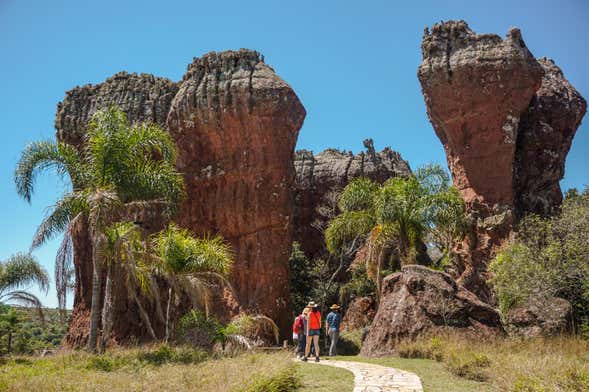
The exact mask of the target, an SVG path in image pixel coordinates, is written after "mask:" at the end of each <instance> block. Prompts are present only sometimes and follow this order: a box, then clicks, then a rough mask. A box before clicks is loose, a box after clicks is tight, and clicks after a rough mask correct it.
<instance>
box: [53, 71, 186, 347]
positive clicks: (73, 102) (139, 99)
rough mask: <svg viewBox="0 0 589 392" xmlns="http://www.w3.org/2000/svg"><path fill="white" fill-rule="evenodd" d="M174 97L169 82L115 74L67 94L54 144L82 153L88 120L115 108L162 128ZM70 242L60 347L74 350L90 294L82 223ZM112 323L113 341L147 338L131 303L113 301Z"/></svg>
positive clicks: (88, 248) (84, 328)
mask: <svg viewBox="0 0 589 392" xmlns="http://www.w3.org/2000/svg"><path fill="white" fill-rule="evenodd" d="M177 91H178V86H177V85H176V84H175V83H174V82H172V81H171V80H169V79H166V78H159V77H155V76H153V75H148V74H141V75H138V74H128V73H126V72H120V73H117V74H116V75H114V76H112V77H110V78H108V79H107V80H106V81H104V82H103V83H100V84H97V85H86V86H83V87H76V88H74V89H72V90H70V91H68V92H66V97H65V98H64V100H63V101H62V102H60V103H59V104H58V105H57V114H56V117H55V128H56V130H57V139H58V140H59V141H62V142H65V143H69V144H72V145H74V146H75V147H77V148H81V147H82V143H83V136H84V134H85V130H86V126H87V123H88V121H89V120H90V118H91V116H92V115H93V114H94V113H95V112H96V111H98V110H100V109H105V108H108V107H109V106H111V105H117V106H118V107H120V108H121V109H122V110H123V111H124V112H125V113H127V115H128V118H129V122H130V123H131V124H133V123H139V122H153V123H156V124H159V125H164V124H165V121H166V117H167V113H168V110H169V107H170V104H171V102H172V99H173V97H174V95H175V94H176V92H177ZM131 215H133V216H129V218H130V219H132V220H133V221H137V222H144V223H146V222H147V221H148V220H149V219H147V217H146V216H145V211H135V212H134V213H131ZM146 226H147V225H146ZM146 228H147V229H149V227H146ZM72 239H73V251H74V257H73V260H74V268H75V288H74V306H73V312H72V316H71V321H70V324H69V328H68V333H67V335H66V337H65V341H64V343H65V344H66V345H68V346H71V347H77V346H82V345H84V344H85V340H86V339H87V337H88V336H87V334H88V323H89V314H90V305H91V294H92V293H91V288H92V259H91V257H92V243H91V241H90V237H89V234H88V228H87V225H86V223H85V222H84V221H83V220H80V221H78V223H77V224H76V226H75V227H74V228H73V230H72ZM117 290H118V292H117V298H121V299H125V298H127V294H126V292H125V290H126V289H125V288H124V287H122V286H121V285H118V287H117ZM115 319H116V320H119V322H117V323H116V324H115V325H114V326H113V338H114V339H115V340H122V339H125V338H126V337H129V336H131V335H135V336H137V337H139V338H141V337H143V336H145V335H146V331H145V329H144V328H143V327H142V325H141V321H140V320H139V317H138V316H137V310H136V309H135V305H134V304H133V303H132V302H131V301H127V300H119V301H117V307H116V309H115Z"/></svg>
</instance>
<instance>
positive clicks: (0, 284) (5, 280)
mask: <svg viewBox="0 0 589 392" xmlns="http://www.w3.org/2000/svg"><path fill="white" fill-rule="evenodd" d="M32 284H35V285H37V286H39V288H40V289H41V290H42V291H44V292H45V293H47V291H48V290H49V275H48V274H47V271H45V269H44V268H43V267H42V266H41V264H39V262H38V261H37V259H36V258H35V257H34V256H33V255H31V254H30V253H17V254H15V255H13V256H11V257H9V258H8V259H7V260H6V261H4V262H3V263H2V274H1V275H0V293H2V292H4V293H5V292H6V291H8V290H13V289H16V288H19V287H25V286H29V285H32Z"/></svg>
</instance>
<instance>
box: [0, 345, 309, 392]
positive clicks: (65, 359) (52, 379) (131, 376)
mask: <svg viewBox="0 0 589 392" xmlns="http://www.w3.org/2000/svg"><path fill="white" fill-rule="evenodd" d="M157 351H158V349H138V350H120V351H116V352H112V353H109V354H107V355H105V356H102V357H95V356H90V355H88V354H83V353H69V354H60V355H57V356H55V357H52V358H46V359H31V358H29V359H20V360H19V359H12V360H8V361H7V362H6V363H5V364H4V365H1V366H0V390H1V391H108V392H117V391H164V390H165V391H228V392H229V391H231V392H237V391H239V392H241V391H251V390H256V391H268V392H273V391H281V392H289V391H294V390H295V388H296V386H297V385H298V383H299V381H298V380H299V376H298V373H297V371H296V368H295V366H294V364H293V362H292V360H291V356H290V355H288V354H285V353H276V354H243V355H240V356H237V357H234V358H219V359H209V360H206V361H204V362H201V361H200V360H198V354H195V356H194V358H195V360H194V361H193V360H192V359H190V358H191V356H190V355H189V353H188V352H187V350H186V349H184V353H183V354H178V355H177V357H175V359H173V360H163V361H162V360H161V358H162V355H161V354H158V353H157ZM174 351H176V350H174ZM154 352H155V353H154ZM163 357H164V358H166V357H168V356H167V355H163ZM97 358H100V359H97ZM146 358H147V360H146ZM252 388H253V389H252Z"/></svg>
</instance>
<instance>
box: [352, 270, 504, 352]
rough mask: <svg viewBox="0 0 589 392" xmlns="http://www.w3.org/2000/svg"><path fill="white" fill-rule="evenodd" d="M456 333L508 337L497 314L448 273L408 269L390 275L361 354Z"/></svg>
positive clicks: (383, 287)
mask: <svg viewBox="0 0 589 392" xmlns="http://www.w3.org/2000/svg"><path fill="white" fill-rule="evenodd" d="M450 331H456V332H459V333H462V334H468V335H472V336H479V337H490V336H501V335H503V334H504V330H503V327H502V326H501V317H500V315H499V312H498V311H497V310H496V309H494V308H493V307H492V306H490V305H488V304H486V303H484V302H482V301H481V300H480V299H479V298H478V297H477V296H476V295H474V294H473V293H472V292H470V291H468V290H467V289H465V288H464V287H462V286H461V285H460V284H458V283H456V281H455V280H454V279H453V278H452V277H451V276H450V275H448V274H446V273H444V272H440V271H434V270H432V269H429V268H427V267H423V266H419V265H409V266H405V267H403V268H402V269H401V271H400V272H397V273H394V274H392V275H389V276H387V277H386V278H385V279H384V281H383V285H382V291H381V297H380V304H379V306H378V310H377V312H376V316H375V317H374V321H373V322H372V325H371V326H370V330H369V332H368V335H367V336H366V339H365V340H364V344H363V346H362V351H361V354H362V355H367V356H380V355H391V354H394V353H395V348H396V345H397V343H398V342H399V341H401V340H403V339H413V338H416V337H417V336H420V335H423V334H435V333H442V332H450Z"/></svg>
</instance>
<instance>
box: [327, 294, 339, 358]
mask: <svg viewBox="0 0 589 392" xmlns="http://www.w3.org/2000/svg"><path fill="white" fill-rule="evenodd" d="M329 309H330V310H331V312H329V314H328V315H327V318H326V319H325V331H326V332H327V336H329V340H330V341H331V345H330V346H329V356H330V357H333V356H335V355H337V350H336V348H337V341H338V340H339V325H340V323H341V321H342V316H341V314H340V312H339V311H340V306H339V305H337V304H333V305H331V307H330V308H329Z"/></svg>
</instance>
